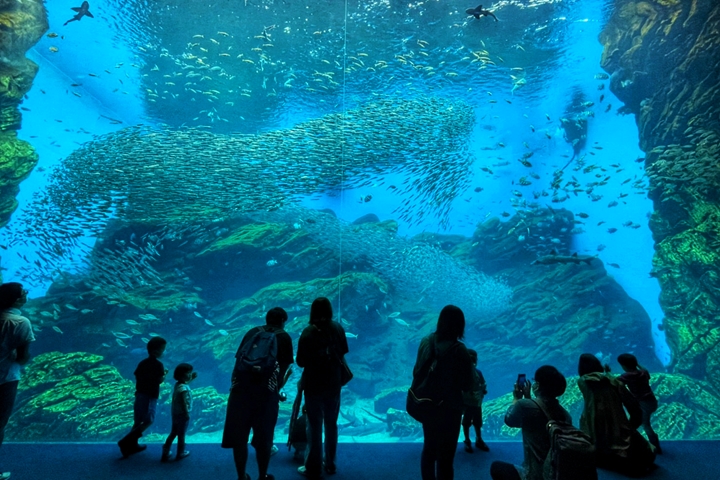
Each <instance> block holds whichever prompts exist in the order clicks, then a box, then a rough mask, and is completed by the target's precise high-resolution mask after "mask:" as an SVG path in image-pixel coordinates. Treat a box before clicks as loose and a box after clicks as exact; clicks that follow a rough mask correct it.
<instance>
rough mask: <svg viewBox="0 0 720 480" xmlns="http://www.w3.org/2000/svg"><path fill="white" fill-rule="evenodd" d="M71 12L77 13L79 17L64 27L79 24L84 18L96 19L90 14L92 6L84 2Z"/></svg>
mask: <svg viewBox="0 0 720 480" xmlns="http://www.w3.org/2000/svg"><path fill="white" fill-rule="evenodd" d="M71 10H73V11H75V12H77V15H75V16H74V17H73V18H71V19H70V20H68V21H67V22H65V23H64V24H63V26H65V25H67V24H68V23H70V22H79V21H80V20H82V17H90V18H95V17H93V14H92V13H90V4H89V3H88V2H83V3H82V5H80V6H79V7H72V9H71Z"/></svg>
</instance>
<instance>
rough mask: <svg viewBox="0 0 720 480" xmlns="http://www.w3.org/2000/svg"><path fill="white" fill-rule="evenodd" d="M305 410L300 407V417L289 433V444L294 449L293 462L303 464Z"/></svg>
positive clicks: (305, 440) (305, 439)
mask: <svg viewBox="0 0 720 480" xmlns="http://www.w3.org/2000/svg"><path fill="white" fill-rule="evenodd" d="M306 428H307V409H306V408H305V405H303V407H302V415H300V416H299V417H298V418H297V420H295V422H293V428H292V431H291V432H290V444H291V445H292V447H293V448H294V449H295V452H294V453H293V460H295V461H296V462H300V463H302V464H305V449H306V448H307V430H306Z"/></svg>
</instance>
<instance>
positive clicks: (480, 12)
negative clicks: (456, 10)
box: [465, 5, 498, 22]
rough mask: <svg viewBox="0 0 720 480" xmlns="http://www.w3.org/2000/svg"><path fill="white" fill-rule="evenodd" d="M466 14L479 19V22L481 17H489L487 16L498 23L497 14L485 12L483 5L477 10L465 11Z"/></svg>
mask: <svg viewBox="0 0 720 480" xmlns="http://www.w3.org/2000/svg"><path fill="white" fill-rule="evenodd" d="M465 13H467V14H468V15H472V16H473V17H475V18H477V19H478V20H479V19H480V15H482V16H483V17H487V16H490V17H493V18H494V19H495V21H496V22H497V21H498V19H497V17H496V16H495V14H494V13H492V12H491V11H490V10H483V6H482V5H478V6H477V7H475V8H468V9H467V10H465Z"/></svg>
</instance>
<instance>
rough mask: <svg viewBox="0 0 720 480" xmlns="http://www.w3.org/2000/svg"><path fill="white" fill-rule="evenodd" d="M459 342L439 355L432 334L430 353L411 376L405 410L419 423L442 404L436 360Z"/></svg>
mask: <svg viewBox="0 0 720 480" xmlns="http://www.w3.org/2000/svg"><path fill="white" fill-rule="evenodd" d="M459 344H460V342H456V343H455V344H454V345H452V346H451V347H450V348H448V349H447V351H446V352H445V353H444V354H442V355H440V352H439V351H438V348H437V341H436V339H435V337H434V336H433V339H432V354H431V355H430V357H429V358H428V359H427V360H426V361H425V363H424V364H423V366H422V367H421V368H420V371H419V372H418V375H417V376H416V377H415V378H413V382H412V385H411V386H410V388H409V389H408V393H407V400H406V401H405V410H406V411H407V413H408V415H410V416H411V417H412V418H414V419H415V420H417V421H418V422H420V423H425V422H427V421H429V420H430V419H432V418H433V417H434V416H435V415H437V411H438V409H439V408H440V405H442V402H443V401H442V382H440V380H439V374H438V371H437V366H438V361H439V360H440V359H441V358H443V357H445V356H447V355H448V354H449V353H450V352H451V351H453V350H454V349H455V348H456V347H457V345H459Z"/></svg>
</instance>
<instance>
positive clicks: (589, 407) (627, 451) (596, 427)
mask: <svg viewBox="0 0 720 480" xmlns="http://www.w3.org/2000/svg"><path fill="white" fill-rule="evenodd" d="M606 370H607V369H606V368H604V367H603V366H602V364H601V363H600V360H598V359H597V357H595V356H594V355H592V354H589V353H584V354H582V355H581V356H580V361H579V363H578V374H579V375H580V378H579V379H578V388H579V389H580V392H582V395H583V399H584V400H585V406H584V408H583V412H582V415H581V416H580V429H581V430H582V431H583V432H585V433H586V434H588V435H589V436H590V438H591V439H592V440H593V443H594V444H595V448H596V455H597V466H598V467H599V468H606V469H609V470H615V471H618V472H621V473H624V474H627V475H640V474H643V473H645V472H646V471H647V470H648V469H649V468H650V467H651V466H652V464H653V462H654V461H655V452H654V449H653V447H652V446H651V445H650V444H649V443H648V441H647V440H645V437H643V436H642V435H641V434H640V433H639V432H638V431H637V428H638V427H639V426H640V424H641V423H642V410H641V409H640V405H639V404H638V401H637V400H635V397H633V396H632V394H631V393H630V391H628V389H627V388H625V385H623V384H622V383H621V382H620V381H619V380H618V379H616V378H614V377H612V376H609V375H607V374H606ZM623 407H624V408H623ZM625 410H627V412H628V414H629V415H630V418H629V419H628V417H627V415H626V414H625Z"/></svg>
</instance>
